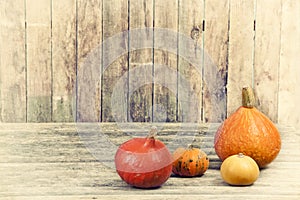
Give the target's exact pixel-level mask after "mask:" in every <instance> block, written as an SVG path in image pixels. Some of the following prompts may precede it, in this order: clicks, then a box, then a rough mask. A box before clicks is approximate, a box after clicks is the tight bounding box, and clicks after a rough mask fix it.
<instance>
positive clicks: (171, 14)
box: [0, 0, 300, 127]
mask: <svg viewBox="0 0 300 200" xmlns="http://www.w3.org/2000/svg"><path fill="white" fill-rule="evenodd" d="M0 11H1V12H0V16H1V18H0V47H1V48H0V122H51V121H52V122H72V121H74V120H77V121H80V122H107V121H117V122H125V121H133V122H135V121H138V122H151V121H154V122H221V121H222V120H224V119H225V118H226V117H227V116H228V115H230V114H231V113H232V112H233V111H234V110H235V109H236V108H237V107H238V106H239V105H240V102H241V99H240V95H241V87H242V86H244V85H251V86H253V87H254V89H255V92H256V94H257V98H258V107H259V109H261V110H262V112H264V113H265V114H266V115H268V116H269V117H270V118H271V119H272V120H273V121H274V122H279V123H293V124H294V125H295V126H296V127H300V117H299V115H298V113H299V112H296V110H295V109H296V108H297V99H298V96H299V94H300V89H299V83H300V82H299V77H298V76H299V72H300V68H299V65H300V61H299V58H298V54H299V52H300V16H299V15H300V14H299V13H300V3H299V1H291V0H290V1H284V0H223V1H219V0H191V1H188V2H187V1H183V0H167V1H159V0H136V1H129V0H124V1H123V0H122V1H111V0H92V1H87V0H66V1H58V0H41V1H38V2H36V1H33V0H12V1H1V2H0Z"/></svg>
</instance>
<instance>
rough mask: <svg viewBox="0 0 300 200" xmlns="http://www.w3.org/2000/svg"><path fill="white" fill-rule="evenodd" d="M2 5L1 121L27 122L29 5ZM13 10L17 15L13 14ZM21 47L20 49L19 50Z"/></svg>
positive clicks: (21, 0)
mask: <svg viewBox="0 0 300 200" xmlns="http://www.w3.org/2000/svg"><path fill="white" fill-rule="evenodd" d="M23 2H24V1H23V0H18V1H14V2H13V1H2V2H1V3H0V121H1V122H3V121H10V122H13V121H15V122H24V121H26V108H27V105H26V90H27V89H26V88H27V86H26V85H27V83H26V66H25V58H26V53H25V44H26V41H25V31H24V30H25V24H24V19H25V5H24V3H23ZM11 9H12V10H14V12H11ZM16 47H17V48H16Z"/></svg>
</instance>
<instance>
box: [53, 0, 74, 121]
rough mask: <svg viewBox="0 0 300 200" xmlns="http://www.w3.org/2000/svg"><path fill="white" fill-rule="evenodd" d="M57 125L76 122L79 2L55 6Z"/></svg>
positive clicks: (54, 91)
mask: <svg viewBox="0 0 300 200" xmlns="http://www.w3.org/2000/svg"><path fill="white" fill-rule="evenodd" d="M52 66H53V81H52V84H53V86H52V87H53V98H52V101H53V106H52V110H53V111H52V112H53V116H52V121H53V122H72V121H74V117H75V116H74V113H73V112H74V107H73V106H74V104H73V100H74V99H73V95H74V93H73V92H75V82H76V76H75V75H76V0H64V1H58V0H53V2H52Z"/></svg>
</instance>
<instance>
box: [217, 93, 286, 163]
mask: <svg viewBox="0 0 300 200" xmlns="http://www.w3.org/2000/svg"><path fill="white" fill-rule="evenodd" d="M254 104H255V97H254V93H253V90H252V88H250V87H244V88H243V90H242V106H241V107H239V108H238V109H237V110H236V111H235V112H234V113H233V114H232V115H230V116H229V117H228V118H227V119H226V120H225V121H224V122H223V124H222V125H221V126H220V127H219V129H218V130H217V133H216V135H215V142H214V143H215V144H214V147H215V151H216V153H217V155H218V156H219V157H220V159H221V160H225V159H226V158H227V157H229V156H231V155H234V154H238V153H243V154H244V155H247V156H250V157H251V158H253V159H254V160H255V161H256V162H257V164H258V165H259V167H260V168H263V167H265V166H266V165H268V164H269V163H271V162H272V161H273V160H274V159H275V158H276V156H277V155H278V153H279V151H280V148H281V139H280V134H279V132H278V130H277V128H276V126H275V125H274V124H273V122H272V121H271V120H270V119H269V118H268V117H267V116H266V115H264V114H263V113H262V112H260V111H259V110H258V109H257V108H255V107H254Z"/></svg>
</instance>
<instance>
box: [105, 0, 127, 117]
mask: <svg viewBox="0 0 300 200" xmlns="http://www.w3.org/2000/svg"><path fill="white" fill-rule="evenodd" d="M127 30H128V1H119V0H103V73H102V75H103V78H102V81H103V83H102V102H101V103H102V121H103V122H107V121H127V92H128V73H127V72H128V53H127V52H128V34H127ZM124 31H125V32H124ZM117 83H119V84H117ZM113 95H114V96H113ZM112 104H113V106H118V109H116V110H114V111H115V112H117V113H113V112H114V111H113V108H112ZM114 108H115V107H114ZM119 108H120V109H119Z"/></svg>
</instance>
